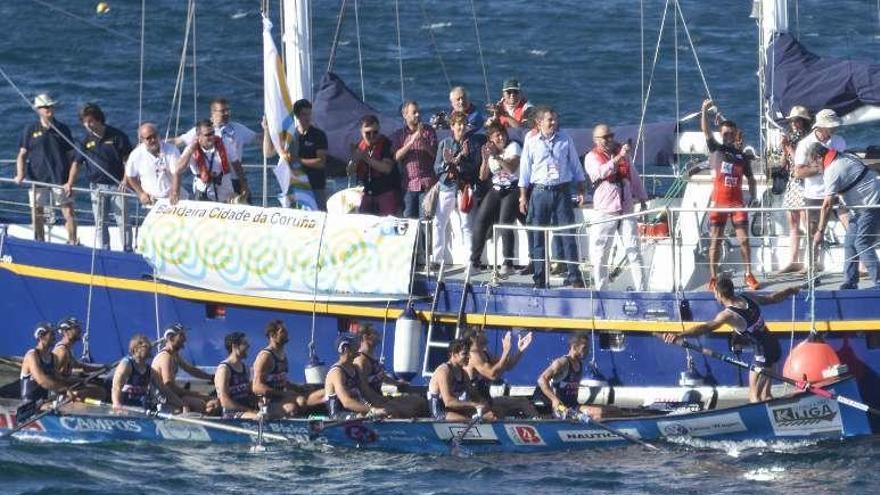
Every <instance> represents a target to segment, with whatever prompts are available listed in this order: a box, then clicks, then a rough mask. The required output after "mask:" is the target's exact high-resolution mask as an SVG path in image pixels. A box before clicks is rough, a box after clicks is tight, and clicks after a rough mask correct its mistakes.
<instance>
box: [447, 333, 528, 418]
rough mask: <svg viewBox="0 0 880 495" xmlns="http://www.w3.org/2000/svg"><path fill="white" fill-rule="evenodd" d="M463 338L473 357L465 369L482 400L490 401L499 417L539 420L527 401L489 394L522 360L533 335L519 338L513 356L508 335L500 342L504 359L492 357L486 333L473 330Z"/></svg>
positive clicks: (525, 398)
mask: <svg viewBox="0 0 880 495" xmlns="http://www.w3.org/2000/svg"><path fill="white" fill-rule="evenodd" d="M464 338H465V339H466V340H468V342H469V343H470V356H469V359H468V362H467V364H466V365H465V367H464V369H465V371H467V374H468V376H469V377H470V380H471V384H472V385H473V387H474V389H475V390H476V391H477V393H478V394H480V397H483V398H484V399H486V400H487V401H489V403H490V404H492V407H493V408H494V409H495V410H496V411H497V413H498V415H499V416H502V417H504V416H509V415H514V414H517V415H521V416H525V417H528V418H532V417H535V416H537V415H538V411H537V410H536V409H535V406H534V405H532V402H531V400H529V398H528V397H508V396H503V397H491V394H490V386H491V384H492V382H498V381H501V378H502V376H503V375H504V372H506V371H508V370H510V369H513V367H514V366H516V365H517V363H519V361H520V359H522V357H523V353H524V352H525V350H526V349H528V347H529V345H530V344H531V343H532V332H529V333H527V334H525V335H523V336H519V337H518V338H517V342H516V351H517V352H515V353H514V352H512V349H513V345H512V344H513V340H512V336H511V334H510V332H509V331H508V332H505V334H504V336H503V337H502V338H501V355H500V356H498V357H495V356H493V355H492V354H490V353H489V350H488V340H487V339H486V333H485V332H483V331H481V330H479V329H477V328H472V329H470V330H469V331H468V332H466V333H465V335H464Z"/></svg>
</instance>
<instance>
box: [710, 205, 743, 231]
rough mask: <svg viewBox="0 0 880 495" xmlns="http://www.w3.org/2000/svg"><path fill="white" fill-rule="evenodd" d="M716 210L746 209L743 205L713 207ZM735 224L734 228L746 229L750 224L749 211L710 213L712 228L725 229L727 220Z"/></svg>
mask: <svg viewBox="0 0 880 495" xmlns="http://www.w3.org/2000/svg"><path fill="white" fill-rule="evenodd" d="M713 207H714V208H745V205H743V204H734V205H713ZM728 218H730V221H731V222H733V225H734V227H740V226H742V227H745V226H748V224H749V212H747V211H710V212H709V225H710V226H712V227H724V226H725V225H727V219H728Z"/></svg>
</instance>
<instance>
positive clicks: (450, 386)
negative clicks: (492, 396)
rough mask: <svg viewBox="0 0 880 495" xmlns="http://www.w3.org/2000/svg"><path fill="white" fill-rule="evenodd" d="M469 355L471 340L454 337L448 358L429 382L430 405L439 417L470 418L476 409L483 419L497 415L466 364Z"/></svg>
mask: <svg viewBox="0 0 880 495" xmlns="http://www.w3.org/2000/svg"><path fill="white" fill-rule="evenodd" d="M468 359H470V343H469V342H468V341H467V340H465V339H455V340H453V341H452V342H450V343H449V360H448V361H446V362H445V363H443V364H441V365H440V366H438V367H437V368H436V369H435V370H434V374H433V375H432V376H431V382H430V383H429V384H428V406H429V407H430V409H431V417H432V418H434V419H435V420H437V421H468V420H470V419H471V418H472V417H473V416H474V414H476V413H477V412H482V413H483V418H482V419H484V420H487V421H494V420H495V419H496V418H497V417H496V415H495V413H494V412H493V411H492V410H491V409H490V407H489V404H488V403H487V402H486V401H485V399H483V398H482V397H480V396H479V394H478V393H477V391H476V390H474V388H473V386H472V385H471V381H470V378H468V374H467V372H466V371H465V370H464V367H465V366H467V364H468Z"/></svg>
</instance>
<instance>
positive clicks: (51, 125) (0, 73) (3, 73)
mask: <svg viewBox="0 0 880 495" xmlns="http://www.w3.org/2000/svg"><path fill="white" fill-rule="evenodd" d="M0 76H3V79H5V80H6V82H7V83H9V85H10V86H11V87H12V89H14V90H15V92H16V93H18V96H20V97H21V99H22V101H24V104H25V105H27V107H28V108H30V109H31V111H33V112H34V113H36V114H37V115H39V112H37V109H35V108H34V107H33V105H31V102H30V100H28V97H27V96H25V94H24V93H23V92H22V91H21V89H20V88H19V87H18V85H16V84H15V82H14V81H13V80H12V78H10V77H9V75H8V74H6V71H5V70H3V66H0ZM53 120H54V119H53ZM48 125H49V128H50V129H52V130H53V131H55V133H56V134H57V135H58V137H59V138H61V140H62V141H64V142H65V143H67V144H68V145H70V147H71V148H73V149H74V150H75V151H76V153H77V155H79V156H81V157H83V158H85V159H86V161H88V162H89V164H90V165H92V166H93V167H95V168H96V169H98V170H99V171H100V172H101V173H102V174H104V175H106V176H107V177H109V178H110V180H112V181H113V183H114V184H117V185H118V184H119V180H118V179H117V178H116V177H114V176H112V175H111V174H110V172H108V171H107V170H105V169H104V167H102V166H101V165H100V164H98V162H96V161H95V160H94V159H93V158H92V157H90V156H89V155H87V154H85V152H83V150H81V149H80V147H79V145H78V144H76V143H75V142H73V140H72V139H70V138H69V137H67V136H65V135H64V133H62V132H61V130H59V129H58V127H57V126H55V123H54V122H53V121H52V120H50V121H49V122H48ZM50 228H51V227H50Z"/></svg>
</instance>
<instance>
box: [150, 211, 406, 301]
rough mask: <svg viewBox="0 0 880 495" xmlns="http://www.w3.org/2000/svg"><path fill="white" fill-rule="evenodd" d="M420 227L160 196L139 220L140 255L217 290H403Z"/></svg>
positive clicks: (334, 293) (164, 274)
mask: <svg viewBox="0 0 880 495" xmlns="http://www.w3.org/2000/svg"><path fill="white" fill-rule="evenodd" d="M417 226H418V223H417V221H415V220H408V219H399V218H394V217H377V216H373V215H356V214H349V215H335V214H329V215H328V214H326V213H322V212H316V211H305V210H292V209H285V208H260V207H257V206H248V205H233V204H224V203H209V202H198V201H180V202H179V203H178V204H177V205H174V206H172V205H171V204H169V203H168V202H166V201H161V202H159V203H157V204H156V205H155V206H154V207H153V208H152V209H151V210H150V213H149V214H148V215H147V217H146V219H145V220H144V223H143V225H142V226H141V229H140V232H139V236H138V252H140V253H141V254H142V255H143V256H144V257H145V258H146V259H147V261H148V262H149V263H150V264H151V265H152V266H153V268H154V269H155V270H156V273H157V276H158V277H159V278H160V279H163V280H167V281H171V282H176V283H180V284H185V285H189V286H196V287H199V288H205V289H209V290H214V291H218V292H226V293H233V294H244V295H251V296H262V297H272V298H279V299H301V300H308V299H311V298H312V297H315V295H320V296H325V297H322V299H326V298H328V297H329V298H331V299H333V298H335V299H346V298H348V299H353V298H368V297H373V298H376V297H380V296H382V297H383V298H388V297H391V296H396V297H404V296H405V295H406V294H407V293H408V291H409V280H410V273H411V272H410V270H411V267H412V256H413V255H414V254H413V247H414V245H415V236H416V232H417Z"/></svg>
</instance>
